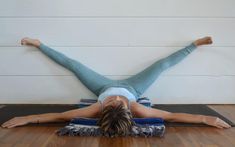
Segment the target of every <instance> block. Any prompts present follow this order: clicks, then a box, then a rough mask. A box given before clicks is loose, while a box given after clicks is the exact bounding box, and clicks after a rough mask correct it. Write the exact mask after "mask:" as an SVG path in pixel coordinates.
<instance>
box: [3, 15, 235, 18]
mask: <svg viewBox="0 0 235 147" xmlns="http://www.w3.org/2000/svg"><path fill="white" fill-rule="evenodd" d="M0 18H222V19H223V18H225V19H227V18H235V17H234V16H69V15H68V16H37V15H35V16H0Z"/></svg>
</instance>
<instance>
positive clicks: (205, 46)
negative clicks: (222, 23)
mask: <svg viewBox="0 0 235 147" xmlns="http://www.w3.org/2000/svg"><path fill="white" fill-rule="evenodd" d="M21 39H22V38H19V40H21ZM37 39H40V38H37ZM46 45H48V46H50V47H51V48H56V47H185V46H186V45H188V44H185V46H182V45H178V46H177V45H174V46H171V45H154V46H152V45H128V46H126V45H71V46H70V45H50V44H46ZM1 47H25V46H22V45H0V50H1ZM210 47H235V45H213V44H210V45H203V48H210Z"/></svg>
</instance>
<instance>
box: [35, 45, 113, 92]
mask: <svg viewBox="0 0 235 147" xmlns="http://www.w3.org/2000/svg"><path fill="white" fill-rule="evenodd" d="M35 46H36V47H38V48H39V49H40V50H41V51H42V52H43V53H44V54H46V55H47V56H48V57H50V58H51V59H53V60H54V61H55V62H57V63H58V64H60V65H62V66H63V67H65V68H67V69H69V70H70V71H72V72H73V73H75V75H76V76H77V77H78V79H79V80H80V81H81V82H82V83H83V84H84V85H85V86H86V87H87V88H88V89H89V90H91V91H92V92H93V93H94V94H95V95H97V96H98V95H99V91H100V90H101V89H102V88H103V87H104V86H105V85H106V84H109V83H111V82H112V81H113V80H111V79H108V78H106V77H104V76H103V75H100V74H99V73H97V72H95V71H93V70H92V69H90V68H88V67H86V66H85V65H83V64H82V63H80V62H79V61H76V60H73V59H71V58H69V57H67V56H65V55H64V54H62V53H60V52H58V51H55V50H54V49H52V48H50V47H48V46H46V45H45V44H43V43H39V44H38V45H35Z"/></svg>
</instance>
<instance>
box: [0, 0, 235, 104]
mask: <svg viewBox="0 0 235 147" xmlns="http://www.w3.org/2000/svg"><path fill="white" fill-rule="evenodd" d="M234 26H235V1H234V0H223V1H222V0H177V1H172V0H147V1H146V0H116V1H110V0H99V1H95V0H94V1H92V0H50V1H48V0H40V1H31V0H21V1H18V0H8V1H5V0H0V103H5V104H7V103H40V104H43V103H44V104H46V103H47V104H49V103H54V104H60V103H63V104H73V103H77V102H78V101H79V99H80V98H96V96H95V95H94V94H92V93H91V92H90V91H89V90H88V89H87V88H86V87H84V86H83V85H82V84H81V82H80V81H79V80H78V79H77V78H76V77H75V76H74V75H73V73H72V72H70V71H68V70H67V69H65V68H63V67H62V66H60V65H58V64H57V63H55V62H54V61H52V60H51V59H49V58H48V57H46V56H45V55H44V54H43V53H41V52H40V51H39V50H38V49H36V48H32V47H25V46H21V45H20V39H21V38H22V37H25V36H28V37H32V38H39V39H40V40H41V41H42V42H44V43H45V44H47V45H49V46H51V47H53V48H55V49H56V50H58V51H60V52H62V53H64V54H66V55H67V56H69V57H71V58H73V59H77V60H79V61H80V62H82V63H83V64H85V65H87V66H89V67H91V68H92V69H94V70H95V71H97V72H99V73H101V74H103V75H105V76H107V77H109V78H112V79H121V78H127V77H129V76H131V75H134V74H136V73H137V72H139V71H141V70H143V69H144V68H146V67H147V66H149V65H150V64H151V63H153V62H155V61H157V60H159V59H160V58H163V57H165V56H167V55H170V54H171V53H173V52H175V51H177V50H179V49H180V48H182V47H184V46H186V45H188V44H189V43H191V41H193V40H194V39H197V38H199V37H203V36H206V35H209V36H212V37H213V40H214V44H213V45H210V46H202V47H199V48H198V49H197V50H195V51H194V52H193V53H192V54H190V55H189V56H188V57H187V58H185V59H184V60H183V61H181V62H180V63H179V64H177V65H175V66H174V67H172V68H170V69H168V70H166V71H164V72H163V73H162V74H161V76H160V77H159V78H158V79H157V80H156V81H155V82H154V83H153V85H152V86H151V87H150V88H149V89H148V90H147V91H146V92H145V93H144V95H143V96H148V97H150V98H151V99H152V102H153V103H168V104H175V103H177V104H179V103H182V104H187V103H195V104H198V103H210V104H212V103H233V104H234V103H235V68H234V65H233V64H234V62H235V29H234ZM114 67H115V68H114Z"/></svg>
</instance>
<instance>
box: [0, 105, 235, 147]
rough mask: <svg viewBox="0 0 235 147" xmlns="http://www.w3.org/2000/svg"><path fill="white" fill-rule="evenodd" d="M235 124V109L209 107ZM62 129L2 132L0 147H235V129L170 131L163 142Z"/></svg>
mask: <svg viewBox="0 0 235 147" xmlns="http://www.w3.org/2000/svg"><path fill="white" fill-rule="evenodd" d="M209 106H210V107H211V108H213V109H214V110H216V111H218V112H219V113H221V114H223V115H224V116H225V117H227V118H229V119H230V120H231V121H233V122H235V114H234V112H235V105H209ZM58 128H59V127H44V126H24V127H18V128H17V127H16V128H12V129H5V128H0V147H13V146H14V147H57V146H58V147H60V146H64V147H79V146H87V147H106V146H107V147H130V146H131V147H145V146H148V147H150V146H160V147H164V146H166V147H177V146H179V147H184V146H185V147H190V146H206V147H217V146H218V147H235V127H233V128H230V129H223V130H222V129H217V128H213V127H167V128H166V132H165V135H164V137H163V138H159V137H151V138H141V137H123V138H121V137H120V138H106V137H78V136H73V137H68V136H57V135H56V134H55V133H54V131H55V130H57V129H58Z"/></svg>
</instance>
